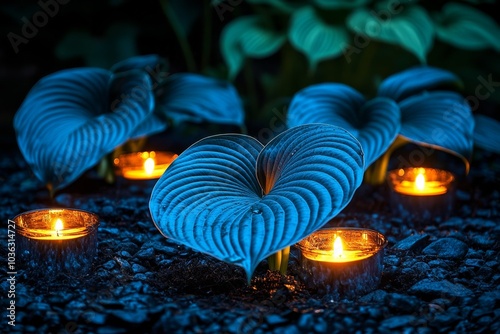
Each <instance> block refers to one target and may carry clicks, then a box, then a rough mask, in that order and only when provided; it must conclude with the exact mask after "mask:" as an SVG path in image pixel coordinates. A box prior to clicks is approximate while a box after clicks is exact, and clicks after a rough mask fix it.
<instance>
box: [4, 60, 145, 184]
mask: <svg viewBox="0 0 500 334" xmlns="http://www.w3.org/2000/svg"><path fill="white" fill-rule="evenodd" d="M150 86H151V80H150V78H149V76H148V75H147V74H146V73H145V72H141V71H129V72H125V73H122V74H116V75H113V74H112V73H111V72H109V71H106V70H101V69H95V68H81V69H70V70H63V71H59V72H56V73H54V74H51V75H48V76H46V77H44V78H42V79H41V80H40V81H39V82H38V83H37V84H36V85H35V86H34V87H33V88H32V89H31V91H30V92H29V93H28V95H27V96H26V98H25V100H24V102H23V104H22V105H21V107H20V108H19V110H18V111H17V113H16V115H15V118H14V128H15V130H16V134H17V141H18V145H19V148H20V150H21V152H22V153H23V155H24V157H25V159H26V161H27V162H28V164H29V165H30V166H31V168H32V170H33V172H34V174H35V175H36V176H37V177H38V178H39V179H40V180H41V181H43V182H46V183H47V184H49V185H51V186H52V187H53V188H54V189H60V188H62V187H64V186H66V185H68V184H69V183H71V182H73V181H74V180H75V179H76V178H78V177H79V176H80V175H81V174H82V173H83V172H84V171H86V170H87V169H89V168H91V167H92V166H93V165H95V164H96V163H97V162H98V161H99V160H100V159H101V158H102V157H103V156H104V155H105V154H107V153H109V152H111V151H112V150H113V149H114V148H115V147H116V146H118V145H120V144H122V143H124V142H125V141H126V140H127V139H129V137H130V136H131V134H132V133H133V132H134V131H135V129H136V128H137V126H138V125H139V124H141V122H143V121H144V120H145V119H146V117H147V116H148V115H149V114H150V113H151V111H152V109H153V95H152V93H151V89H150V88H151V87H150ZM137 87H146V89H145V91H144V94H143V95H141V96H140V97H138V96H136V95H135V94H134V89H136V88H137Z"/></svg>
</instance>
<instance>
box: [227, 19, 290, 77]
mask: <svg viewBox="0 0 500 334" xmlns="http://www.w3.org/2000/svg"><path fill="white" fill-rule="evenodd" d="M284 42H285V36H284V35H282V34H280V33H278V32H275V31H272V30H270V29H269V28H266V27H265V26H264V24H263V23H262V21H261V19H260V18H259V17H257V16H248V17H242V18H240V19H238V20H235V21H233V22H231V23H229V24H228V25H227V26H226V28H225V29H224V31H223V33H222V36H221V40H220V43H221V52H222V55H223V56H224V59H225V61H226V63H227V66H228V68H229V78H230V79H234V77H235V76H236V74H238V72H239V70H240V69H241V67H242V66H243V63H244V60H245V57H251V58H264V57H268V56H270V55H271V54H273V53H275V52H276V51H277V50H278V49H279V48H280V47H281V46H282V45H283V43H284Z"/></svg>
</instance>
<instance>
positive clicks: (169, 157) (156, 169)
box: [114, 151, 177, 180]
mask: <svg viewBox="0 0 500 334" xmlns="http://www.w3.org/2000/svg"><path fill="white" fill-rule="evenodd" d="M176 158H177V154H174V153H170V152H155V151H151V152H137V153H128V154H122V155H120V156H119V157H118V158H116V159H115V160H114V164H115V166H116V168H117V173H118V174H120V175H122V176H123V177H124V178H126V179H130V180H153V179H158V178H160V177H161V176H162V175H163V173H164V172H165V170H166V169H167V168H168V167H169V166H170V164H171V163H172V162H173V161H174V160H175V159H176Z"/></svg>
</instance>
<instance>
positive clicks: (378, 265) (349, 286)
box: [297, 228, 387, 296]
mask: <svg viewBox="0 0 500 334" xmlns="http://www.w3.org/2000/svg"><path fill="white" fill-rule="evenodd" d="M386 244H387V240H386V239H385V237H384V236H383V235H382V234H380V233H378V232H376V231H373V230H369V229H359V228H325V229H321V230H318V231H316V232H314V233H313V234H311V235H310V236H308V237H307V238H305V239H303V240H302V241H301V242H299V243H298V244H297V246H298V248H299V249H300V252H301V264H302V268H303V269H304V272H305V275H307V277H304V279H305V280H306V281H307V282H310V283H312V285H314V286H316V287H317V288H321V289H326V291H327V292H334V291H335V292H338V293H339V294H342V295H344V296H354V295H357V294H359V293H366V292H368V291H370V290H372V289H374V288H375V287H376V286H377V284H378V282H379V280H380V276H381V274H382V263H383V248H384V247H385V246H386Z"/></svg>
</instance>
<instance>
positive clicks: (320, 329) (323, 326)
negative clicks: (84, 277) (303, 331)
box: [313, 318, 328, 333]
mask: <svg viewBox="0 0 500 334" xmlns="http://www.w3.org/2000/svg"><path fill="white" fill-rule="evenodd" d="M313 328H314V330H315V331H316V332H317V333H326V331H327V330H328V324H327V323H326V321H325V320H323V318H318V319H317V320H316V323H315V324H314V326H313Z"/></svg>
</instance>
